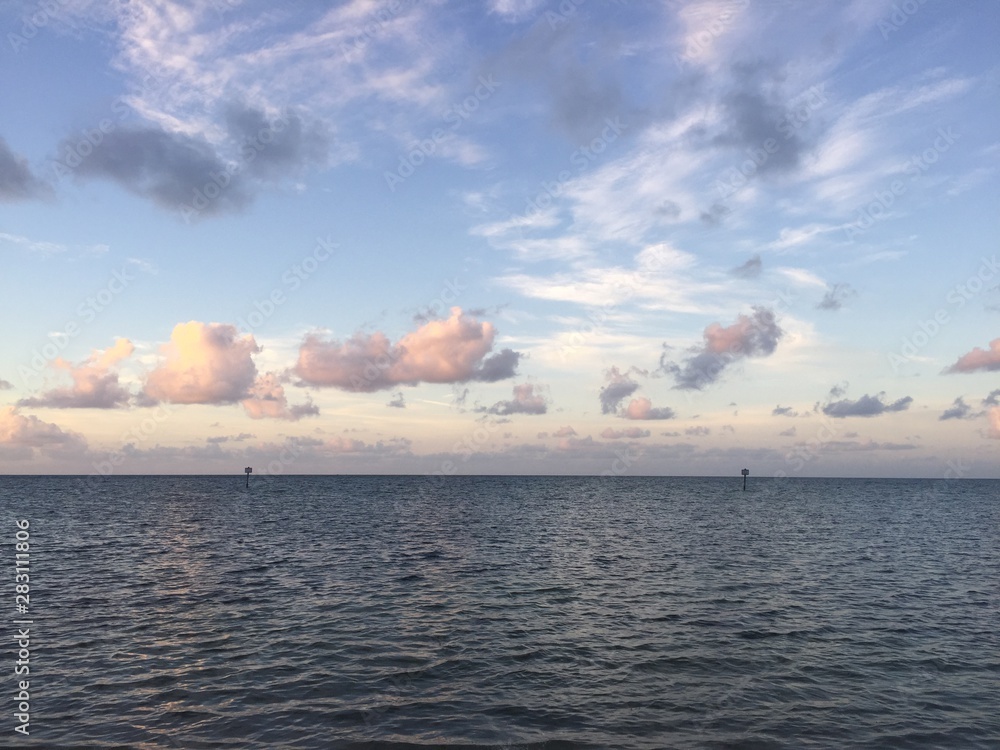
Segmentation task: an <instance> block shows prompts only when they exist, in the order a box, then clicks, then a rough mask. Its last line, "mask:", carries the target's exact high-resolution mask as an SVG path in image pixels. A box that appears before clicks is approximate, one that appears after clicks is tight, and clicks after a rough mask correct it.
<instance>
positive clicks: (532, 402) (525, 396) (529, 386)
mask: <svg viewBox="0 0 1000 750" xmlns="http://www.w3.org/2000/svg"><path fill="white" fill-rule="evenodd" d="M548 409H549V405H548V401H547V400H546V399H545V397H544V396H542V395H541V394H540V393H535V386H534V384H533V383H522V384H521V385H515V386H514V398H513V399H511V400H509V401H497V402H496V403H495V404H493V406H491V407H490V408H489V409H479V410H477V411H485V412H486V413H488V414H496V415H498V416H502V417H505V416H509V415H511V414H545V413H546V412H547V411H548Z"/></svg>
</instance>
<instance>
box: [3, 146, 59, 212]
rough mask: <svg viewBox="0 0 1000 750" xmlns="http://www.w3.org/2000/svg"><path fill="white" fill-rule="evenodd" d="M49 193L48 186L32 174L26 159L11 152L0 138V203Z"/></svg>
mask: <svg viewBox="0 0 1000 750" xmlns="http://www.w3.org/2000/svg"><path fill="white" fill-rule="evenodd" d="M49 192H50V188H49V186H48V185H47V184H46V183H44V182H42V181H41V180H39V179H38V178H37V177H35V175H34V174H32V172H31V168H30V167H29V166H28V161H27V159H25V158H24V157H22V156H18V155H17V154H15V153H14V152H13V151H11V150H10V147H9V146H8V145H7V141H6V140H4V139H3V137H0V203H7V202H11V203H12V202H14V201H22V200H31V199H32V198H39V197H42V196H44V195H47V194H48V193H49Z"/></svg>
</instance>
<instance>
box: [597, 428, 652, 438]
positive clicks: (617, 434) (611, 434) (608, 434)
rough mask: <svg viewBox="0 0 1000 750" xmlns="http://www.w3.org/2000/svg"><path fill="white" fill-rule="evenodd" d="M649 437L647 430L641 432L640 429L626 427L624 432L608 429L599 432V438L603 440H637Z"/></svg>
mask: <svg viewBox="0 0 1000 750" xmlns="http://www.w3.org/2000/svg"><path fill="white" fill-rule="evenodd" d="M649 435H650V432H649V430H643V429H642V428H640V427H626V428H625V429H624V430H614V429H612V428H610V427H605V428H604V429H603V430H601V437H602V438H604V439H605V440H620V439H621V438H630V439H633V440H637V439H639V438H647V437H649Z"/></svg>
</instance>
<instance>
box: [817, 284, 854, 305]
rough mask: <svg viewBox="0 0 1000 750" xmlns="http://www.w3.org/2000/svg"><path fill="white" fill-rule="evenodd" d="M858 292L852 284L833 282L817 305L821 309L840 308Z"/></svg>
mask: <svg viewBox="0 0 1000 750" xmlns="http://www.w3.org/2000/svg"><path fill="white" fill-rule="evenodd" d="M857 294H858V293H857V292H856V291H854V289H852V288H851V285H850V284H832V285H831V286H830V288H829V289H827V290H826V294H824V295H823V299H821V300H820V301H819V304H817V305H816V307H817V308H818V309H820V310H839V309H840V308H841V307H843V306H844V302H845V301H846V300H847V299H849V298H851V297H855V296H857Z"/></svg>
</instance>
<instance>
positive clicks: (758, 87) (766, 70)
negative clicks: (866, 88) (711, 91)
mask: <svg viewBox="0 0 1000 750" xmlns="http://www.w3.org/2000/svg"><path fill="white" fill-rule="evenodd" d="M732 72H733V79H734V81H733V83H734V85H733V88H732V89H731V90H730V91H729V92H728V93H726V94H724V95H723V96H722V98H721V102H720V103H721V106H722V117H721V118H720V123H721V124H722V126H723V129H722V130H721V132H719V133H717V134H716V135H715V136H714V137H713V138H712V140H711V143H712V144H713V145H717V146H718V145H721V146H730V147H733V148H734V150H736V151H737V153H738V154H739V156H740V158H741V159H743V158H745V154H746V153H763V154H764V156H763V157H760V158H759V159H755V162H759V163H757V168H756V171H757V172H758V173H760V174H769V173H772V172H775V173H776V172H787V171H789V170H791V169H792V168H794V167H796V166H798V164H799V161H800V158H801V156H802V154H803V153H804V152H805V151H806V150H807V144H806V143H805V142H804V140H803V134H802V132H801V131H799V130H793V129H792V128H787V129H782V128H781V123H783V122H785V123H787V122H788V118H787V114H786V113H787V111H788V109H789V103H790V102H789V101H787V100H786V98H785V97H784V96H783V95H782V93H781V91H780V83H781V80H782V78H783V76H784V73H783V72H782V71H780V70H779V69H777V68H776V67H772V66H770V65H767V64H764V63H752V64H738V65H735V66H733V71H732ZM817 106H818V105H817ZM769 139H771V140H774V141H777V142H778V143H779V147H778V148H777V149H775V150H773V151H768V152H765V151H764V144H765V142H767V141H768V140H769Z"/></svg>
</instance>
